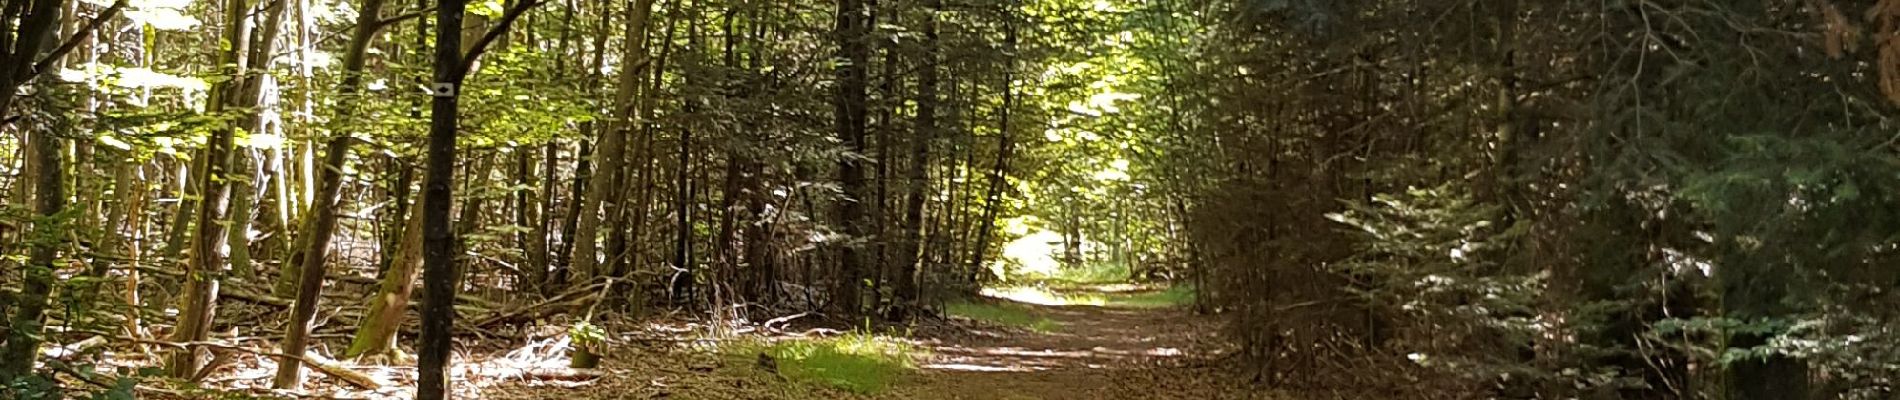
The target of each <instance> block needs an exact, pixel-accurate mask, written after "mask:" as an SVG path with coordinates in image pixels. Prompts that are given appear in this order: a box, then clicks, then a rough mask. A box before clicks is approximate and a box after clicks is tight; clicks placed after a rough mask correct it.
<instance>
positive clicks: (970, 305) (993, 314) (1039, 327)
mask: <svg viewBox="0 0 1900 400" xmlns="http://www.w3.org/2000/svg"><path fill="white" fill-rule="evenodd" d="M945 308H946V309H945V310H944V311H945V312H948V313H949V314H950V315H951V316H956V317H963V318H969V319H973V320H977V321H983V322H988V323H992V324H997V325H1003V326H1013V327H1017V328H1023V329H1028V330H1031V331H1035V332H1042V333H1048V332H1054V331H1056V330H1057V329H1061V328H1062V324H1061V323H1058V322H1056V321H1055V320H1051V319H1049V318H1045V317H1042V316H1038V315H1035V314H1032V313H1030V312H1029V310H1028V309H1025V308H1023V307H1022V306H1018V305H1014V304H989V303H975V302H956V303H950V304H948V305H946V306H945Z"/></svg>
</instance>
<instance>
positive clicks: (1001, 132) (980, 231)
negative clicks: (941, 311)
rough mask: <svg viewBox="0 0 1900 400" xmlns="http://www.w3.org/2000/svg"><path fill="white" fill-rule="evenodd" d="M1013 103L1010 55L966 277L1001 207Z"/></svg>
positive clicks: (1008, 41) (1012, 34)
mask: <svg viewBox="0 0 1900 400" xmlns="http://www.w3.org/2000/svg"><path fill="white" fill-rule="evenodd" d="M1009 18H1015V17H1013V16H1011V17H1009ZM1009 24H1010V26H1009V28H1008V29H1007V33H1006V34H1005V36H1004V39H1003V45H1004V46H1005V47H1006V48H1008V49H1009V50H1007V51H1008V52H1009V54H1015V53H1016V26H1015V22H1014V21H1013V20H1012V21H1010V23H1009ZM1015 106H1016V59H1015V58H1014V57H1011V58H1010V59H1009V60H1008V61H1006V62H1005V63H1004V65H1003V109H1002V110H999V111H998V112H997V115H998V116H999V117H998V118H1000V122H999V123H998V130H997V133H996V134H997V137H996V164H995V168H994V169H992V170H990V187H989V189H988V191H987V192H985V193H984V195H983V216H982V217H981V218H980V219H979V220H978V221H977V224H978V225H979V226H978V228H977V230H976V247H975V248H974V249H972V251H971V252H970V263H969V265H968V266H966V267H965V268H967V271H965V273H966V274H969V276H967V277H966V278H970V279H975V278H976V276H977V275H976V274H978V273H980V272H981V271H982V270H983V260H984V259H985V258H986V257H989V244H990V243H989V242H990V234H991V231H995V230H996V214H997V213H998V212H999V211H1000V209H1001V208H1002V202H1003V187H1004V186H1005V185H1006V184H1007V183H1008V182H1007V179H1006V178H1007V177H1008V175H1009V153H1010V151H1011V150H1012V147H1013V146H1014V143H1013V142H1012V141H1011V140H1010V126H1009V115H1010V110H1011V109H1012V108H1015Z"/></svg>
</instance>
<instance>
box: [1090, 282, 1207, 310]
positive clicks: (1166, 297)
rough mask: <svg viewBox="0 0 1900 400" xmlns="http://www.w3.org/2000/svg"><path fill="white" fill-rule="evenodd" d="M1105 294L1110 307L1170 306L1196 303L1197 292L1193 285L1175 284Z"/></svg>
mask: <svg viewBox="0 0 1900 400" xmlns="http://www.w3.org/2000/svg"><path fill="white" fill-rule="evenodd" d="M1105 296H1106V297H1107V299H1106V300H1107V301H1106V302H1107V305H1108V306H1109V307H1125V308H1168V307H1182V306H1187V305H1190V304H1194V296H1195V292H1194V287H1192V286H1188V285H1174V286H1169V287H1168V288H1167V289H1166V290H1158V291H1142V292H1132V293H1108V294H1106V295H1105Z"/></svg>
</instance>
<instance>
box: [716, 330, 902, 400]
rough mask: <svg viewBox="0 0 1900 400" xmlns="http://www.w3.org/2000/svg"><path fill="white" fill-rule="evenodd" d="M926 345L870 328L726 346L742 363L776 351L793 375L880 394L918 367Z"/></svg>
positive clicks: (783, 369) (783, 370)
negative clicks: (847, 332) (829, 335)
mask: <svg viewBox="0 0 1900 400" xmlns="http://www.w3.org/2000/svg"><path fill="white" fill-rule="evenodd" d="M924 353H925V350H924V349H923V348H921V347H918V346H916V345H913V344H910V343H908V342H904V341H901V340H897V339H893V338H890V337H886V336H878V335H874V334H871V333H866V332H853V333H849V334H845V335H841V336H837V337H829V338H822V339H812V340H786V341H778V342H771V343H760V342H755V343H746V344H739V345H735V346H734V347H731V348H729V349H728V350H727V351H726V354H727V355H728V356H729V357H734V358H737V359H735V360H733V362H734V363H738V364H737V365H753V364H755V363H758V362H759V361H758V360H757V358H758V356H759V355H760V354H764V355H767V356H770V357H771V358H772V360H773V362H774V363H776V364H777V368H778V373H779V375H781V376H784V377H785V378H786V379H787V380H790V381H792V382H798V383H806V384H818V385H824V386H830V387H834V388H838V389H843V390H846V391H850V392H853V393H860V394H876V393H879V392H883V391H884V390H886V389H889V388H890V386H891V384H892V383H895V382H896V381H897V379H898V378H900V377H902V376H903V375H904V374H906V373H909V372H910V370H913V369H916V368H917V364H916V360H917V358H918V357H920V356H922V355H923V354H924Z"/></svg>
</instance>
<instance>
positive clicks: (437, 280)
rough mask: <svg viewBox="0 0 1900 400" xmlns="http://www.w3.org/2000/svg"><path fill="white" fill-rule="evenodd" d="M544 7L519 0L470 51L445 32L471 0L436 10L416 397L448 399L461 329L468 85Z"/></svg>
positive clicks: (455, 34) (454, 0) (448, 2)
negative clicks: (458, 164)
mask: <svg viewBox="0 0 1900 400" xmlns="http://www.w3.org/2000/svg"><path fill="white" fill-rule="evenodd" d="M537 5H540V0H518V1H516V2H515V3H514V4H513V5H512V6H511V7H509V8H508V10H507V11H506V12H504V13H503V14H502V17H501V20H500V21H498V22H496V24H495V26H494V27H493V28H490V29H489V30H488V31H487V33H485V34H483V35H482V36H480V38H478V39H476V40H475V42H474V43H469V44H468V45H467V46H468V47H467V48H468V50H467V51H466V52H464V51H463V50H462V49H463V43H462V32H459V31H458V30H456V29H446V28H444V27H450V26H458V27H459V26H462V15H463V14H464V13H466V12H467V9H468V2H467V1H466V0H441V2H440V3H438V4H436V10H435V26H436V27H437V28H436V33H435V65H434V70H435V77H434V80H433V82H431V83H430V86H429V88H430V92H431V96H433V97H434V100H433V101H432V104H431V106H430V114H429V146H428V160H427V167H426V171H427V172H426V174H425V177H424V178H423V181H422V187H423V191H422V202H421V205H420V207H419V208H420V210H421V213H422V243H423V247H422V281H423V285H424V286H423V296H422V336H421V338H420V342H421V345H420V346H417V347H419V349H418V352H419V353H421V354H420V355H419V360H418V365H417V369H418V370H419V374H420V375H421V378H420V379H418V380H417V382H416V398H418V399H423V400H441V399H447V398H449V396H448V384H449V381H448V375H447V372H448V371H447V368H448V363H449V350H450V347H451V345H452V344H453V343H452V341H451V340H450V335H452V334H454V331H453V328H454V327H455V292H456V291H457V290H458V289H459V286H461V283H462V281H461V277H460V276H459V274H458V273H457V271H456V260H455V253H456V248H457V247H459V246H458V244H457V243H456V237H455V231H454V229H453V227H452V226H450V222H451V221H450V220H449V210H450V208H451V206H452V205H453V204H454V194H455V193H454V191H453V190H454V189H453V183H454V180H455V140H456V139H455V138H456V136H457V133H458V132H456V130H457V129H458V126H459V123H460V118H461V102H460V99H461V95H462V93H463V87H462V82H463V81H464V80H466V79H467V78H468V72H469V70H470V69H472V68H473V66H474V64H475V62H476V61H477V60H479V59H481V55H482V53H483V52H485V51H487V49H488V44H489V43H493V42H494V41H495V40H496V39H498V38H500V37H501V35H503V34H505V33H507V32H508V28H509V27H511V26H513V25H514V22H515V20H517V19H520V18H521V15H522V14H523V13H526V12H527V11H528V10H529V9H532V8H534V7H535V6H537Z"/></svg>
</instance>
